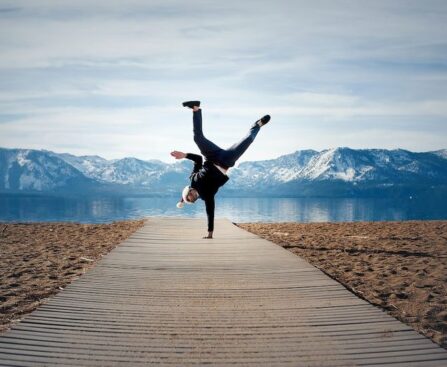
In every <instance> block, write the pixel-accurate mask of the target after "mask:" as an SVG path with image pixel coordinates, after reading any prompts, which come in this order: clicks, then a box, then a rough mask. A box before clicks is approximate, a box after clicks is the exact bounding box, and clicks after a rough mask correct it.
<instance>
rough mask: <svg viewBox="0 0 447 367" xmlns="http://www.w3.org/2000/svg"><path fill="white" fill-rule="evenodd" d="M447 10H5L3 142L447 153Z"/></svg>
mask: <svg viewBox="0 0 447 367" xmlns="http://www.w3.org/2000/svg"><path fill="white" fill-rule="evenodd" d="M446 35H447V1H444V0H439V1H432V0H424V1H420V0H417V1H413V0H402V1H400V0H384V1H383V0H374V1H367V0H312V1H299V0H290V1H284V0H276V1H263V0H257V1H251V0H249V1H240V0H237V1H234V0H226V1H210V0H204V1H194V0H190V1H180V0H179V1H173V0H141V1H140V0H126V1H123V0H122V1H117V0H106V1H101V0H99V1H94V2H92V1H85V0H77V1H70V2H69V1H58V0H54V1H46V0H29V1H26V0H14V1H10V0H0V56H1V57H0V106H1V107H0V147H6V148H30V149H47V150H52V151H55V152H59V153H62V152H69V153H72V154H76V155H100V156H102V157H104V158H108V159H115V158H123V157H137V158H140V159H159V160H162V161H164V162H169V163H172V162H173V161H174V158H173V157H171V156H170V154H169V152H171V151H172V150H180V151H184V152H195V153H198V152H199V151H198V148H197V147H196V146H195V144H194V141H193V138H192V113H191V110H188V109H186V108H184V107H182V105H181V103H182V102H183V101H185V100H192V99H193V100H195V99H198V100H200V101H202V111H203V112H202V113H203V119H204V121H203V128H204V133H205V135H206V136H207V137H208V138H209V139H210V140H212V141H214V142H215V143H216V144H217V145H218V146H220V147H222V148H227V147H229V146H231V145H232V144H233V143H235V142H236V141H239V140H240V139H242V137H243V136H244V135H245V134H246V133H247V131H248V129H249V127H250V125H251V124H252V123H253V122H254V121H256V120H258V119H259V118H260V117H262V116H264V115H265V114H270V115H271V117H272V119H271V121H270V123H269V124H268V125H266V126H264V127H263V128H262V129H261V131H260V132H259V134H258V136H257V138H256V140H255V141H254V143H253V144H252V145H251V146H250V148H249V149H248V150H247V152H246V153H245V154H244V156H243V157H242V158H241V159H240V161H239V162H243V161H247V160H263V159H272V158H276V157H278V156H280V155H284V154H289V153H292V152H294V151H296V150H301V149H315V150H323V149H328V148H335V147H340V146H343V147H346V146H347V147H351V148H355V149H357V148H385V149H396V148H402V149H408V150H412V151H431V150H437V149H444V148H447V37H446Z"/></svg>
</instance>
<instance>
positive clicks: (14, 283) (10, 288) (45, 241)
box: [0, 220, 144, 332]
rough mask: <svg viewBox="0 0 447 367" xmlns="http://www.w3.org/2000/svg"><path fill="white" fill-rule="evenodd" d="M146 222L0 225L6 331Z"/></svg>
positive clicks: (1, 311) (1, 310)
mask: <svg viewBox="0 0 447 367" xmlns="http://www.w3.org/2000/svg"><path fill="white" fill-rule="evenodd" d="M143 223H144V221H143V220H137V221H122V222H114V223H111V224H79V223H17V224H8V223H0V332H1V331H4V330H7V329H8V327H9V326H10V325H11V324H12V323H14V322H16V321H18V320H20V318H21V317H22V316H23V315H25V314H27V313H29V312H31V311H33V310H34V309H35V308H36V307H37V306H39V305H40V304H41V303H42V302H44V301H45V300H46V299H47V298H48V297H50V296H52V295H54V294H56V293H57V292H59V291H60V290H62V289H63V288H64V287H65V286H66V285H67V284H69V283H71V282H72V281H73V280H75V279H76V278H78V277H79V276H81V275H82V274H83V273H85V272H86V271H87V270H88V269H90V268H91V267H93V266H94V265H95V263H96V262H97V261H98V260H99V259H100V258H101V257H102V256H103V255H105V254H107V253H108V252H109V251H110V250H111V249H113V248H114V247H116V245H118V244H119V243H120V242H122V241H123V240H124V239H126V238H127V237H129V236H130V235H131V234H132V233H133V232H134V231H136V230H137V229H138V228H140V227H141V226H143Z"/></svg>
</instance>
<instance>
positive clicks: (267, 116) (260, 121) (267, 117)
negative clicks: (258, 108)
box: [256, 115, 270, 126]
mask: <svg viewBox="0 0 447 367" xmlns="http://www.w3.org/2000/svg"><path fill="white" fill-rule="evenodd" d="M269 121H270V115H265V116H264V117H263V118H261V119H260V120H258V121H256V123H257V124H258V125H259V126H264V125H265V124H266V123H267V122H269Z"/></svg>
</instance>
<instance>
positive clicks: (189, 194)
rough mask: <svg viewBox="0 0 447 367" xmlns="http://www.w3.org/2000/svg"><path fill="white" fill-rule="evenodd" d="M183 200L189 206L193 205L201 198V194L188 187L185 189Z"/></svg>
mask: <svg viewBox="0 0 447 367" xmlns="http://www.w3.org/2000/svg"><path fill="white" fill-rule="evenodd" d="M182 198H183V201H185V202H187V203H188V204H193V203H194V202H195V201H196V200H197V199H198V198H199V192H198V191H197V190H196V189H194V188H192V187H190V186H186V187H185V188H184V189H183V192H182Z"/></svg>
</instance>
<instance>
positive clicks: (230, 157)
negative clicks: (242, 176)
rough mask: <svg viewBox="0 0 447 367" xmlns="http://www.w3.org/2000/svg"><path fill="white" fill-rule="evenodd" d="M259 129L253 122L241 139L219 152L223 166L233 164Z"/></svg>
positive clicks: (251, 141)
mask: <svg viewBox="0 0 447 367" xmlns="http://www.w3.org/2000/svg"><path fill="white" fill-rule="evenodd" d="M260 129H261V127H260V126H259V125H258V124H256V123H254V124H253V126H252V127H251V128H250V130H248V133H247V134H246V135H245V137H244V138H243V139H242V140H241V141H239V142H237V143H236V144H233V145H232V146H231V147H229V148H228V149H226V150H224V151H223V152H222V153H221V157H222V160H223V161H224V163H225V166H227V167H233V166H234V165H235V163H236V161H237V160H238V159H239V158H240V157H241V156H242V154H244V153H245V151H246V150H247V149H248V147H249V146H250V145H251V143H253V141H254V140H255V138H256V135H258V132H259V130H260Z"/></svg>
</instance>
